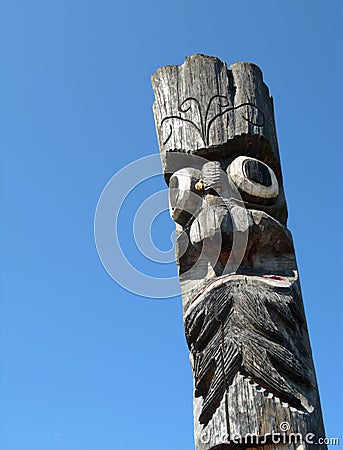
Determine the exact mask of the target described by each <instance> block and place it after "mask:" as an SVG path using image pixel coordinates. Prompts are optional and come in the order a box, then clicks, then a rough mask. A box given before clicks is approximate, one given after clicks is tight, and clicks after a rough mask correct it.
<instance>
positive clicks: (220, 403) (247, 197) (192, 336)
mask: <svg viewBox="0 0 343 450" xmlns="http://www.w3.org/2000/svg"><path fill="white" fill-rule="evenodd" d="M152 83H153V89H154V93H155V102H154V116H155V123H156V129H157V136H158V142H159V147H160V151H161V157H162V163H163V171H164V175H165V179H166V182H167V183H168V185H169V188H170V213H171V216H172V218H173V219H174V221H175V222H176V232H177V235H178V239H177V249H176V259H177V265H178V271H179V279H180V285H181V292H182V303H183V317H184V325H185V331H186V339H187V344H188V347H189V351H190V360H191V365H192V369H193V375H194V430H195V445H196V450H209V449H216V450H218V449H230V448H254V447H255V448H262V447H265V446H268V447H269V448H277V449H280V448H282V449H296V448H301V449H307V448H316V449H324V448H326V446H325V445H320V443H318V442H319V441H318V439H319V438H320V437H324V427H323V422H322V416H321V409H320V401H319V396H318V389H317V384H316V377H315V372H314V367H313V361H312V356H311V349H310V344H309V338H308V331H307V326H306V319H305V315H304V309H303V303H302V296H301V290H300V284H299V278H298V272H297V265H296V258H295V254H294V247H293V242H292V236H291V233H290V231H289V230H288V229H287V206H286V200H285V194H284V190H283V183H282V173H281V166H280V158H279V151H278V143H277V137H276V130H275V122H274V111H273V100H272V97H271V96H270V94H269V91H268V88H267V86H266V85H265V84H264V82H263V79H262V73H261V71H260V69H259V68H258V67H257V66H255V65H254V64H251V63H236V64H233V65H232V66H230V67H229V68H227V66H226V64H225V63H224V62H222V61H220V60H219V59H217V58H214V57H208V56H204V55H193V56H191V57H188V58H186V61H185V62H184V64H182V65H181V66H166V67H163V68H161V69H159V70H157V71H156V73H155V74H154V75H153V76H152Z"/></svg>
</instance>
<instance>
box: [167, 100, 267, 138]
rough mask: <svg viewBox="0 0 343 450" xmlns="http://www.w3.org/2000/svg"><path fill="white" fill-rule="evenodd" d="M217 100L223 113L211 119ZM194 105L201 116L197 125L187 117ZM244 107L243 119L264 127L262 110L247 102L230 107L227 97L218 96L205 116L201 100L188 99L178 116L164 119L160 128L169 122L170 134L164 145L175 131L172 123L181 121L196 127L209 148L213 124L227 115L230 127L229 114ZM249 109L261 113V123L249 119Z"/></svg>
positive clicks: (181, 105) (211, 102)
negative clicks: (212, 108) (211, 112)
mask: <svg viewBox="0 0 343 450" xmlns="http://www.w3.org/2000/svg"><path fill="white" fill-rule="evenodd" d="M215 100H219V101H218V103H217V106H219V108H220V109H221V111H220V112H218V113H217V114H214V115H213V116H212V117H211V116H210V111H211V107H212V105H213V104H214V102H215ZM192 105H194V107H195V109H196V112H197V114H198V116H199V120H198V123H196V122H195V121H194V120H192V119H190V118H189V117H186V116H187V113H188V112H190V110H191V109H192ZM244 107H246V108H247V114H246V115H243V114H242V118H243V119H244V120H245V121H247V122H248V123H250V124H251V125H253V126H255V127H259V128H261V127H263V126H264V124H265V118H264V114H263V112H262V111H261V109H260V108H258V107H257V106H256V105H254V104H253V103H250V102H247V103H241V104H240V105H237V106H230V105H229V103H228V101H227V97H226V96H224V95H220V94H217V95H214V96H213V97H211V98H210V101H209V102H208V105H207V108H206V111H205V114H203V111H202V108H201V105H200V102H199V100H198V99H196V98H195V97H187V98H186V99H185V100H183V102H182V103H180V105H179V106H178V111H179V115H178V116H177V115H171V116H167V117H164V118H163V119H162V121H161V124H160V127H162V126H163V125H164V124H166V122H169V133H168V136H167V138H166V139H165V140H164V142H163V145H166V144H167V143H168V141H169V139H170V138H171V136H172V134H173V131H174V130H173V124H172V123H170V121H173V120H179V121H181V122H184V123H187V124H189V125H190V126H192V127H194V129H195V130H196V131H197V132H198V134H199V136H200V137H201V139H202V141H203V143H204V145H205V146H207V145H209V144H210V142H209V141H210V131H211V127H212V125H213V123H214V122H215V121H216V120H217V119H218V118H219V117H222V116H224V115H225V114H227V126H228V124H229V113H230V112H232V111H236V110H238V109H241V108H244ZM249 108H251V109H254V110H255V111H257V112H258V113H259V115H260V118H261V121H258V120H256V121H253V120H251V119H249V117H247V116H249Z"/></svg>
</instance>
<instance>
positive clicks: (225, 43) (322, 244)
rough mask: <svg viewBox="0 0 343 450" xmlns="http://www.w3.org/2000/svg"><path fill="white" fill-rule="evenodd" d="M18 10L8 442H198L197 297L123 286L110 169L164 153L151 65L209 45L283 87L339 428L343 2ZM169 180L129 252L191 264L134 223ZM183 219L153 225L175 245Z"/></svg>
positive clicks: (7, 29)
mask: <svg viewBox="0 0 343 450" xmlns="http://www.w3.org/2000/svg"><path fill="white" fill-rule="evenodd" d="M1 9H2V11H1V20H2V24H1V29H2V39H1V103H0V105H1V109H0V111H1V124H0V127H1V130H0V135H1V142H2V145H1V149H2V167H1V170H2V175H1V182H2V189H1V205H2V206H1V208H2V212H3V214H2V221H1V227H2V230H1V237H2V246H1V247H2V250H1V257H2V261H1V264H2V288H1V292H2V303H1V337H0V349H1V353H0V363H1V400H0V423H1V431H0V448H1V450H47V449H49V450H79V449H80V450H94V449H101V450H117V449H118V450H136V449H140V450H161V449H163V450H169V449H170V450H175V449H177V450H189V449H192V448H193V424H192V375H191V369H190V365H189V362H188V351H187V348H186V342H185V338H184V331H183V324H182V316H181V300H180V297H174V298H171V299H164V300H156V299H149V298H148V299H147V298H143V297H139V296H137V295H135V294H133V293H131V292H129V291H127V290H124V289H123V288H121V287H120V286H118V285H117V284H116V283H115V282H114V281H113V280H112V279H111V278H110V277H109V276H108V274H107V273H106V271H105V270H104V268H103V266H102V265H101V263H100V260H99V257H98V254H97V251H96V247H95V243H94V237H93V220H94V214H95V208H96V205H97V202H98V199H99V196H100V194H101V192H102V190H103V188H104V186H105V185H106V183H107V182H108V181H109V180H110V179H111V177H112V176H113V175H114V174H115V173H116V172H117V171H118V170H119V169H121V168H123V167H124V166H126V165H127V164H128V163H130V162H133V161H135V160H136V159H137V158H141V157H143V156H147V155H150V154H154V153H155V154H156V153H157V152H158V146H157V140H156V134H155V127H154V121H153V115H152V102H153V93H152V88H151V83H150V76H151V74H152V73H153V72H154V71H155V70H156V69H157V68H159V67H161V66H163V65H167V64H181V63H182V62H183V60H184V57H185V56H187V55H191V54H193V53H205V54H209V55H214V56H218V57H219V58H221V59H223V60H225V61H227V62H228V64H231V63H234V62H237V61H251V62H254V63H256V64H257V65H259V66H260V67H261V69H262V71H263V73H264V79H265V81H266V83H267V84H268V86H269V88H270V91H271V93H272V95H273V97H274V102H275V115H276V123H277V129H278V139H279V146H280V152H281V159H282V167H283V174H284V184H285V190H286V196H287V201H288V208H289V213H290V215H289V228H290V229H291V231H292V233H293V236H294V240H295V247H296V252H297V258H298V265H299V270H300V276H301V281H302V289H303V295H304V303H305V308H306V313H307V320H308V324H309V330H310V337H311V342H312V350H313V355H314V360H315V365H316V370H317V377H318V382H319V388H320V394H321V401H322V407H323V412H324V419H325V424H326V431H327V436H328V437H336V436H338V437H339V436H340V435H341V422H342V417H341V415H342V414H341V409H342V408H341V404H342V397H340V396H341V391H342V389H341V386H342V380H341V374H342V369H343V368H342V357H341V355H342V332H341V329H342V306H341V300H342V288H341V284H342V283H341V279H342V270H341V269H342V265H341V254H342V239H341V228H342V226H341V224H342V220H343V214H342V202H341V198H342V190H341V179H342V175H341V172H342V170H341V167H342V144H341V137H340V133H341V131H342V128H343V127H342V125H343V123H342V117H343V115H342V104H343V102H342V100H343V95H342V76H343V73H342V72H343V71H342V51H341V44H342V32H341V28H342V19H343V14H342V2H341V1H339V0H337V1H333V0H327V1H325V2H324V1H317V0H311V1H309V0H303V1H300V0H297V1H292V0H288V1H272V0H270V1H267V0H260V1H252V0H246V1H244V2H241V1H235V2H234V1H232V0H225V1H222V0H220V1H217V0H214V1H212V2H210V1H206V2H205V1H202V0H197V1H195V0H194V1H193V0H192V1H190V0H183V1H180V0H174V1H173V2H162V1H157V0H149V1H146V2H144V1H138V0H135V1H127V2H115V1H113V0H112V1H110V0H97V1H90V0H50V1H43V0H30V1H20V0H3V1H2V2H1ZM138 177H139V173H137V178H138ZM162 189H164V182H163V179H162V177H161V176H157V177H154V178H153V179H151V180H149V182H148V183H147V184H146V185H144V184H142V185H139V186H138V187H137V188H136V189H135V190H134V191H133V192H132V193H131V194H130V196H129V197H128V198H127V199H126V203H125V205H126V209H125V208H123V214H122V216H121V218H120V221H119V225H118V227H119V228H118V229H119V234H120V239H121V242H122V243H123V246H124V247H125V246H126V247H125V248H126V250H125V251H126V256H127V258H128V259H129V260H130V261H131V262H132V264H134V265H135V266H136V267H138V268H139V270H140V271H141V272H142V273H146V274H149V275H151V276H155V277H165V276H175V273H176V269H175V265H174V264H173V263H170V264H157V263H153V262H151V261H149V260H148V259H146V258H144V257H143V256H142V255H141V254H140V253H139V251H138V249H137V248H136V247H135V244H134V242H133V240H132V220H133V216H134V207H135V208H136V209H137V208H138V207H139V205H140V204H141V203H142V202H143V201H144V198H145V197H146V196H149V195H151V194H152V193H154V192H157V191H159V190H162ZM125 205H123V206H125ZM173 226H174V225H173V223H172V221H171V219H169V218H168V215H167V213H164V214H162V215H161V216H159V217H158V218H157V219H156V221H155V222H154V223H153V226H152V235H153V238H154V239H155V243H156V245H157V246H158V247H160V248H161V249H163V250H167V249H168V248H170V234H171V232H172V230H173ZM118 264H119V260H118ZM132 283H133V285H132V287H133V288H135V286H134V283H135V281H134V280H133V281H132ZM339 397H340V398H339ZM341 439H343V438H342V437H341ZM341 442H343V441H342V440H341Z"/></svg>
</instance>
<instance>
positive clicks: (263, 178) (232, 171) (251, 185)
mask: <svg viewBox="0 0 343 450" xmlns="http://www.w3.org/2000/svg"><path fill="white" fill-rule="evenodd" d="M227 174H228V176H229V177H230V178H231V180H232V181H233V182H234V184H235V185H236V186H237V188H238V190H239V192H240V194H241V195H242V198H243V200H244V201H247V202H252V203H262V204H273V203H275V201H276V199H277V197H278V195H279V184H278V181H277V179H276V175H275V173H274V172H273V170H272V169H271V168H270V167H269V166H267V165H266V164H264V163H263V162H261V161H259V160H258V159H255V158H249V157H247V156H239V157H238V158H236V159H235V160H234V161H233V162H232V163H231V164H230V165H229V167H228V168H227Z"/></svg>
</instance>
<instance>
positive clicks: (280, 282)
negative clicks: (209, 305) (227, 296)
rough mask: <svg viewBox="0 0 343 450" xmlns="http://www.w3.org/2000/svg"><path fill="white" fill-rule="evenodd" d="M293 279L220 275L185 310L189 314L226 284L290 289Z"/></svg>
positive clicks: (271, 276) (242, 274) (267, 276)
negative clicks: (210, 294) (258, 284)
mask: <svg viewBox="0 0 343 450" xmlns="http://www.w3.org/2000/svg"><path fill="white" fill-rule="evenodd" d="M295 279H296V277H295V278H286V277H281V276H279V275H259V274H253V273H230V274H227V275H222V276H221V277H218V278H216V279H215V280H213V281H211V282H210V283H209V284H208V285H207V286H206V288H205V289H204V290H203V291H201V292H199V294H198V295H196V296H195V297H194V299H193V300H192V302H191V304H190V305H189V308H188V309H187V313H186V314H188V313H190V312H191V311H192V310H193V308H195V306H196V305H198V304H199V303H200V302H201V301H202V300H203V299H204V298H205V297H207V296H208V294H209V293H210V292H211V291H214V290H215V289H218V288H220V287H221V286H223V285H224V284H226V283H231V282H232V283H234V282H237V281H238V282H243V281H245V282H246V283H256V282H257V283H262V284H264V285H266V286H270V287H272V288H284V289H285V288H290V287H291V285H292V282H293V281H295Z"/></svg>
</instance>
